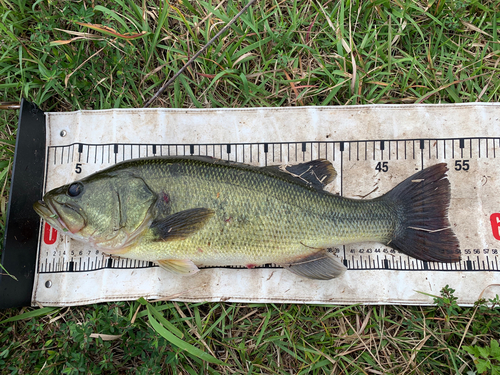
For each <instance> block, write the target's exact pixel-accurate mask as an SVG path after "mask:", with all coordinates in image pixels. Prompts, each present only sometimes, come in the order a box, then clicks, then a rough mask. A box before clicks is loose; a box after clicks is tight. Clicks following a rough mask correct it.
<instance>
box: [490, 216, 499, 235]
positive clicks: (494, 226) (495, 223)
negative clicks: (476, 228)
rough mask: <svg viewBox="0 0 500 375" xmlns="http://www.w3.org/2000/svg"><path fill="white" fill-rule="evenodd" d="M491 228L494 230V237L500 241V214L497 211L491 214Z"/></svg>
mask: <svg viewBox="0 0 500 375" xmlns="http://www.w3.org/2000/svg"><path fill="white" fill-rule="evenodd" d="M490 222H491V230H492V231H493V237H495V239H496V240H499V241H500V214H498V213H495V214H491V216H490Z"/></svg>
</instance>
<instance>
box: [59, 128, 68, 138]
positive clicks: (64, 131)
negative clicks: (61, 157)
mask: <svg viewBox="0 0 500 375" xmlns="http://www.w3.org/2000/svg"><path fill="white" fill-rule="evenodd" d="M66 134H68V132H67V131H66V130H61V132H60V133H59V135H60V136H61V137H66Z"/></svg>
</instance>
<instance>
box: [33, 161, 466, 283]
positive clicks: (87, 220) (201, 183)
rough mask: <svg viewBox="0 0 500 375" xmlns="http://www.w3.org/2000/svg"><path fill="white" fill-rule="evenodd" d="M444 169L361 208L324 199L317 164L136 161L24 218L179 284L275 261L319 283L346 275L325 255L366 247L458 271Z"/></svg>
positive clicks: (325, 176)
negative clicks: (178, 277) (204, 269)
mask: <svg viewBox="0 0 500 375" xmlns="http://www.w3.org/2000/svg"><path fill="white" fill-rule="evenodd" d="M447 170H448V169H447V167H446V164H437V165H434V166H432V167H429V168H427V169H424V170H422V171H420V172H418V173H416V174H414V175H413V176H411V177H409V178H407V179H406V180H404V181H403V182H401V183H400V184H399V185H397V186H396V187H395V188H394V189H392V190H391V191H389V192H388V193H387V194H385V195H383V196H381V197H378V198H375V199H371V200H361V199H350V198H344V197H341V196H338V195H334V194H331V193H328V192H327V191H325V190H323V188H324V186H325V185H327V184H328V183H330V182H331V181H332V180H333V178H334V177H335V175H336V172H335V170H334V168H333V166H332V164H331V163H330V162H329V161H327V160H314V161H311V162H308V163H302V164H297V165H294V166H286V167H283V166H281V167H279V166H278V167H277V166H273V167H254V166H249V165H246V164H240V163H234V162H227V161H222V160H218V159H213V158H209V157H166V158H149V159H136V160H129V161H125V162H122V163H119V164H116V165H114V166H112V167H110V168H107V169H105V170H103V171H100V172H97V173H95V174H92V175H90V176H88V177H86V178H83V179H81V180H79V181H75V182H73V183H71V184H69V185H65V186H61V187H59V188H56V189H54V190H51V191H49V192H48V193H47V194H45V196H44V197H43V201H39V202H37V203H35V204H34V209H35V211H36V212H37V213H38V214H39V215H40V216H41V217H42V218H43V219H45V220H46V221H47V222H48V223H49V224H50V225H52V226H53V227H55V228H56V229H59V230H60V231H63V232H65V233H66V234H67V235H68V236H70V237H72V238H74V239H76V240H80V241H87V242H88V243H90V244H91V245H92V246H93V247H95V248H96V249H99V250H101V251H103V252H105V253H108V254H112V255H119V256H121V257H125V258H132V259H140V260H145V261H152V262H156V263H157V264H159V265H160V266H161V267H162V268H164V269H167V270H169V271H173V272H176V273H180V274H192V273H195V272H197V271H198V267H200V266H227V265H237V266H246V267H248V268H253V267H255V266H258V265H263V264H268V263H274V264H277V265H280V266H282V267H285V268H286V269H288V270H290V271H291V272H294V273H295V274H298V275H301V276H304V277H307V278H313V279H322V280H326V279H331V278H334V277H337V276H339V275H341V274H342V273H343V272H344V271H345V266H344V265H343V264H342V262H341V261H340V260H339V258H337V257H336V256H335V255H332V254H331V253H330V252H328V250H327V249H328V248H330V247H332V246H336V245H340V244H351V243H357V242H365V241H374V242H379V243H382V244H385V245H388V246H391V247H392V248H394V249H397V250H400V251H402V252H403V253H405V254H407V255H410V256H412V257H415V258H417V259H421V260H425V261H438V262H457V261H459V260H460V252H459V251H458V240H457V238H456V236H455V234H454V233H453V231H452V229H451V228H450V222H449V220H448V217H447V213H448V206H449V201H450V183H449V181H448V179H447V178H446V172H447Z"/></svg>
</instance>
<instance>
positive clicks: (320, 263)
mask: <svg viewBox="0 0 500 375" xmlns="http://www.w3.org/2000/svg"><path fill="white" fill-rule="evenodd" d="M281 266H282V267H284V268H286V269H287V270H289V271H290V272H293V273H294V274H296V275H300V276H304V277H307V278H309V279H316V280H329V279H333V278H335V277H339V276H340V275H342V274H343V273H344V272H345V271H346V267H345V266H344V265H343V264H342V263H341V261H340V259H339V258H337V257H336V256H334V255H332V254H330V253H329V252H328V251H327V250H326V249H323V250H320V251H318V252H315V253H312V254H309V255H306V256H304V257H300V258H297V259H294V260H293V261H291V262H290V263H286V264H281Z"/></svg>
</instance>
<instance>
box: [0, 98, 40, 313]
mask: <svg viewBox="0 0 500 375" xmlns="http://www.w3.org/2000/svg"><path fill="white" fill-rule="evenodd" d="M44 169H45V115H44V113H43V111H41V110H40V109H39V108H38V107H37V106H36V105H35V104H32V103H30V102H28V101H26V100H24V99H23V100H22V102H21V110H20V115H19V125H18V129H17V139H16V151H15V155H14V167H13V171H12V183H11V189H10V196H9V208H8V211H7V224H6V228H5V242H4V248H3V252H2V265H3V266H4V267H5V269H7V271H9V272H10V273H11V274H12V275H14V276H15V277H16V278H17V281H16V280H14V279H13V278H11V277H10V276H7V275H1V272H0V308H2V309H5V308H10V307H20V306H29V305H31V294H32V291H33V281H34V276H35V265H36V256H37V249H38V235H39V228H40V218H39V216H38V215H37V214H36V212H35V211H34V210H33V203H34V202H36V201H37V200H39V199H41V198H42V193H43V174H44Z"/></svg>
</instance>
